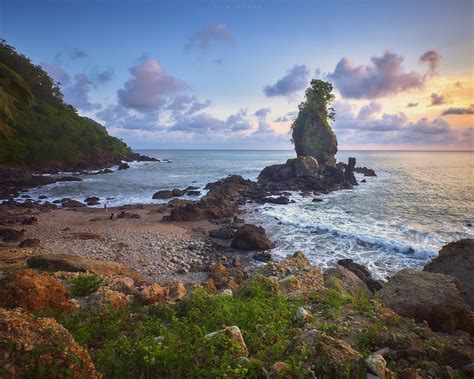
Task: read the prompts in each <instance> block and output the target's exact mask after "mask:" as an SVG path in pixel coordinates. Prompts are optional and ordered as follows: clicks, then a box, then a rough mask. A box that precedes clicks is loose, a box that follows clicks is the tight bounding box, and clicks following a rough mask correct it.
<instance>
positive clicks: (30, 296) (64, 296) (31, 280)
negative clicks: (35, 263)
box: [0, 269, 76, 314]
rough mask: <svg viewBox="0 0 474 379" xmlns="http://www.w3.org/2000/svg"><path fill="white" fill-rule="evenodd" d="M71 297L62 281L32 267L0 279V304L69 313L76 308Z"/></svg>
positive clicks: (9, 306)
mask: <svg viewBox="0 0 474 379" xmlns="http://www.w3.org/2000/svg"><path fill="white" fill-rule="evenodd" d="M69 297H70V295H69V291H68V290H67V289H66V288H64V286H63V285H62V284H61V282H60V281H58V280H57V279H55V278H53V277H52V276H51V275H48V274H42V273H38V272H36V271H33V270H31V269H25V270H19V271H16V272H13V273H11V274H9V275H8V276H7V277H5V278H4V279H2V281H0V304H2V305H3V306H4V307H7V308H16V307H22V308H24V309H26V310H28V311H31V312H46V311H50V310H54V311H57V312H60V313H62V314H69V313H71V312H73V311H75V309H76V307H75V305H74V304H73V303H72V302H71V301H70V299H69Z"/></svg>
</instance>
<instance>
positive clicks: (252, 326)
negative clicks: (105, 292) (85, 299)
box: [60, 280, 301, 378]
mask: <svg viewBox="0 0 474 379" xmlns="http://www.w3.org/2000/svg"><path fill="white" fill-rule="evenodd" d="M297 307H298V304H295V303H294V302H292V301H290V300H288V299H286V298H285V297H283V296H282V295H280V294H278V293H277V292H276V291H274V289H273V288H271V286H269V285H268V283H264V282H259V281H258V280H257V281H255V282H254V283H252V284H251V285H248V286H247V287H246V289H245V291H241V292H240V293H238V295H236V296H234V297H228V296H222V295H219V294H209V293H207V292H206V291H204V290H202V289H198V290H195V291H194V292H193V293H192V294H191V295H189V296H187V297H185V298H184V299H183V300H182V301H180V302H179V303H177V304H169V305H155V306H151V307H149V308H148V309H145V308H143V307H142V308H133V307H132V308H128V309H125V310H120V311H115V312H110V311H109V312H107V313H106V314H105V315H104V314H100V315H91V314H87V313H85V312H83V311H80V312H78V313H76V314H74V315H72V316H70V317H68V318H66V319H62V320H60V321H61V322H62V323H63V324H64V326H65V327H66V328H67V329H68V330H69V331H70V332H71V333H72V335H73V336H74V338H75V339H76V341H77V342H79V343H80V344H82V345H84V346H85V347H86V348H88V350H89V353H90V354H91V356H92V358H93V360H94V362H95V364H96V367H97V368H98V370H99V371H100V372H102V373H103V374H104V375H105V377H108V378H123V377H137V378H156V377H174V378H178V377H200V378H204V377H221V378H224V377H225V378H237V377H255V378H256V377H259V376H260V375H261V372H262V371H261V370H262V367H266V368H267V369H269V368H270V367H271V365H272V364H273V363H274V362H275V361H279V360H281V361H286V362H287V363H288V364H289V365H290V368H291V369H290V370H291V372H292V373H293V374H294V375H296V376H297V375H298V365H297V364H295V362H300V361H301V359H300V357H293V356H291V355H290V356H288V354H287V349H288V347H289V346H290V343H291V339H292V337H293V335H294V329H295V326H294V325H293V315H294V313H295V311H296V309H297ZM231 325H236V326H238V327H239V328H240V330H241V331H242V334H243V337H244V340H245V343H246V345H247V348H248V351H249V355H248V357H245V358H243V357H241V358H238V357H236V355H238V354H237V352H238V346H235V344H233V343H231V341H230V340H229V339H228V338H227V337H225V336H221V337H217V338H206V337H205V336H206V334H208V333H210V332H214V331H218V330H220V329H222V328H223V327H224V326H231Z"/></svg>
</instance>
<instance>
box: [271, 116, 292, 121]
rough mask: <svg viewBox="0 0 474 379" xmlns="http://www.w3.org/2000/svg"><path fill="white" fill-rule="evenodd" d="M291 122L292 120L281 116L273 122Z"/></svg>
mask: <svg viewBox="0 0 474 379" xmlns="http://www.w3.org/2000/svg"><path fill="white" fill-rule="evenodd" d="M288 121H290V119H289V118H288V117H286V116H280V117H277V118H276V119H275V120H273V122H288Z"/></svg>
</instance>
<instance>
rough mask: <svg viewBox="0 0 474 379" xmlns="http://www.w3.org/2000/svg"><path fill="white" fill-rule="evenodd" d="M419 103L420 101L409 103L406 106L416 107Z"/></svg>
mask: <svg viewBox="0 0 474 379" xmlns="http://www.w3.org/2000/svg"><path fill="white" fill-rule="evenodd" d="M418 104H419V102H418V103H408V104H407V105H406V107H405V108H415V107H417V106H418Z"/></svg>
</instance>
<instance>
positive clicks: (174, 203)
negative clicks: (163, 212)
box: [168, 199, 192, 207]
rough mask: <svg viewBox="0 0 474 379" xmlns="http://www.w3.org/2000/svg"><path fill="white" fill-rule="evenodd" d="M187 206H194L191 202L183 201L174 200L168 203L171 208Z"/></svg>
mask: <svg viewBox="0 0 474 379" xmlns="http://www.w3.org/2000/svg"><path fill="white" fill-rule="evenodd" d="M187 204H192V201H191V200H183V199H172V200H170V201H168V206H169V207H184V206H186V205H187Z"/></svg>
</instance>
